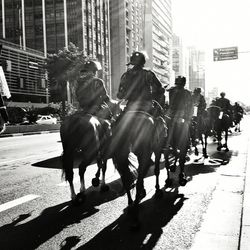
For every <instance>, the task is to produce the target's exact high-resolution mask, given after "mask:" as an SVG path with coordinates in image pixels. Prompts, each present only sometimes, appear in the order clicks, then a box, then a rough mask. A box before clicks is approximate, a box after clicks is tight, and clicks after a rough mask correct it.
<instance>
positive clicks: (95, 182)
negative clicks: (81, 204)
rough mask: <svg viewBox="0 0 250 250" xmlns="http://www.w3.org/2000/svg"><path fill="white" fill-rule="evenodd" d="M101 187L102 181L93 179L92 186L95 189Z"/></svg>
mask: <svg viewBox="0 0 250 250" xmlns="http://www.w3.org/2000/svg"><path fill="white" fill-rule="evenodd" d="M99 185H100V180H99V178H93V179H92V186H93V187H98V186H99Z"/></svg>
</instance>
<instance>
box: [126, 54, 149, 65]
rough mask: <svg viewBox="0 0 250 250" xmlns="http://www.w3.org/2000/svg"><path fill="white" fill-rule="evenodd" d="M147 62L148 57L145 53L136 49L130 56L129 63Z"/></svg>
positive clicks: (142, 63) (140, 63)
mask: <svg viewBox="0 0 250 250" xmlns="http://www.w3.org/2000/svg"><path fill="white" fill-rule="evenodd" d="M145 63H146V57H145V55H144V53H142V52H139V51H135V52H133V54H132V56H131V57H130V62H129V63H128V64H127V65H129V64H132V65H141V66H143V65H144V64H145Z"/></svg>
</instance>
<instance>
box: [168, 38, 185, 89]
mask: <svg viewBox="0 0 250 250" xmlns="http://www.w3.org/2000/svg"><path fill="white" fill-rule="evenodd" d="M186 52H187V51H186V49H185V47H184V46H183V44H182V40H181V38H180V37H179V36H177V35H175V34H173V47H172V63H173V70H174V72H175V77H177V76H179V75H181V76H185V77H186V79H187V84H186V85H187V86H188V83H189V74H188V66H189V65H188V56H187V53H186Z"/></svg>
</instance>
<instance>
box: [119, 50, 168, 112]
mask: <svg viewBox="0 0 250 250" xmlns="http://www.w3.org/2000/svg"><path fill="white" fill-rule="evenodd" d="M145 63H146V58H145V55H144V54H143V53H142V52H138V51H136V52H134V53H133V54H132V56H131V57H130V62H129V63H128V64H127V65H132V66H133V67H132V68H130V69H128V70H127V71H126V72H125V73H124V74H123V75H122V77H121V81H120V86H119V90H118V93H117V97H118V98H119V99H124V100H126V101H127V105H126V110H137V111H144V112H148V113H150V114H153V113H154V111H155V110H153V105H154V104H155V105H156V107H157V109H158V111H161V110H162V107H164V105H165V95H164V93H165V89H164V88H163V86H162V84H161V82H160V81H159V80H158V78H157V77H156V75H155V74H154V72H153V71H151V70H149V69H146V68H144V64H145ZM153 115H154V114H153Z"/></svg>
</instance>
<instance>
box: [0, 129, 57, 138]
mask: <svg viewBox="0 0 250 250" xmlns="http://www.w3.org/2000/svg"><path fill="white" fill-rule="evenodd" d="M58 132H59V130H50V131H39V132H25V133H15V134H1V135H0V138H4V137H17V136H24V135H39V134H49V133H58Z"/></svg>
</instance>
